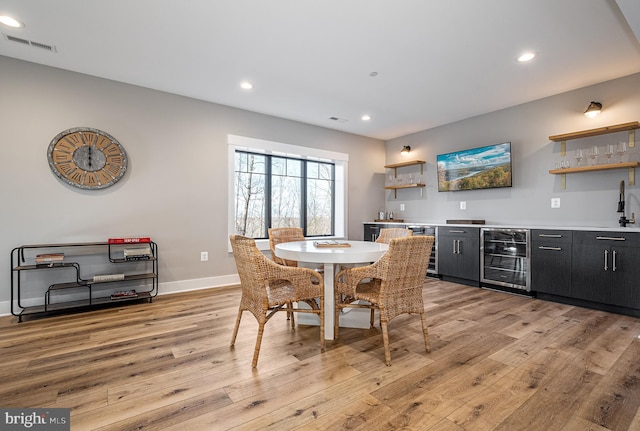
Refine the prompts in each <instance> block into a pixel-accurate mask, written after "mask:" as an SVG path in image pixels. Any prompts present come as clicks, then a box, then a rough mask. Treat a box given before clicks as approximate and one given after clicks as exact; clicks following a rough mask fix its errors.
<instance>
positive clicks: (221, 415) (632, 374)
mask: <svg viewBox="0 0 640 431" xmlns="http://www.w3.org/2000/svg"><path fill="white" fill-rule="evenodd" d="M424 298H425V302H426V309H427V313H428V314H427V320H428V322H429V331H430V335H431V346H432V350H431V353H429V354H427V353H426V352H425V351H424V344H423V341H422V338H421V331H420V319H419V318H418V317H417V316H402V317H398V318H396V319H394V320H393V321H392V322H391V324H390V325H389V327H390V333H389V336H390V340H391V348H392V352H391V356H392V366H391V367H387V366H385V364H384V349H383V346H382V336H381V334H380V330H379V328H374V329H369V330H363V329H341V331H340V339H339V340H337V341H333V342H328V343H327V351H326V352H325V353H322V354H321V353H320V349H319V340H318V338H319V333H318V328H317V327H309V326H302V325H301V326H298V327H296V328H295V329H291V328H290V327H289V324H288V322H287V321H286V315H285V313H279V314H278V315H276V316H275V317H274V318H273V319H272V320H271V321H269V322H268V323H267V325H266V329H265V336H264V340H263V344H262V350H261V353H260V360H259V362H258V369H257V370H256V371H252V370H251V358H252V351H253V347H254V343H255V335H256V331H257V323H256V321H255V319H254V318H253V317H252V316H251V315H249V314H247V313H245V315H244V317H243V322H242V325H241V328H240V332H239V335H238V340H237V342H236V347H235V349H230V348H229V341H230V338H231V332H232V328H233V323H234V320H235V316H236V313H237V306H238V302H239V290H238V289H237V288H225V289H210V290H206V291H198V292H191V293H185V294H176V295H167V296H161V297H158V298H156V299H155V300H154V302H153V303H152V304H148V303H140V304H131V305H127V306H122V307H119V308H110V309H104V310H97V311H91V312H87V313H80V314H73V315H64V316H55V317H48V318H40V319H35V320H34V319H32V320H28V321H25V322H23V323H20V324H19V323H17V319H16V318H14V317H3V318H1V319H0V351H1V352H2V355H1V356H0V358H1V361H2V363H1V365H0V382H1V383H0V406H2V407H67V408H71V409H72V410H71V424H72V427H71V429H72V430H180V431H191V430H263V429H274V430H296V429H300V430H399V429H402V430H482V431H485V430H509V431H513V430H544V431H547V430H563V431H578V430H579V431H583V430H640V413H639V406H640V339H639V338H638V337H639V335H640V319H637V318H632V317H627V316H621V315H616V314H611V313H605V312H600V311H594V310H587V309H583V308H578V307H572V306H568V305H562V304H556V303H552V302H545V301H540V300H534V299H530V298H525V297H519V296H514V295H509V294H505V293H499V292H494V291H489V290H483V289H478V288H472V287H467V286H462V285H458V284H453V283H447V282H443V281H439V280H435V279H430V280H428V281H427V282H426V283H425V289H424Z"/></svg>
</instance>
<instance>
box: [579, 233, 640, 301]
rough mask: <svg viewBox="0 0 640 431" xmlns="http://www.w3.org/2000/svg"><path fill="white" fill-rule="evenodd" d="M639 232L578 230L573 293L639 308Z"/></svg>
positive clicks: (591, 299)
mask: <svg viewBox="0 0 640 431" xmlns="http://www.w3.org/2000/svg"><path fill="white" fill-rule="evenodd" d="M639 240H640V234H638V233H633V232H629V233H625V232H606V231H576V232H574V234H573V253H572V262H571V263H572V281H571V296H572V297H573V298H578V299H584V300H587V301H593V302H599V303H602V304H609V305H616V306H620V307H625V308H632V309H640V285H639V284H638V280H640V245H639V244H638V241H639Z"/></svg>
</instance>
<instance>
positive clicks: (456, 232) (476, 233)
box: [438, 226, 480, 239]
mask: <svg viewBox="0 0 640 431" xmlns="http://www.w3.org/2000/svg"><path fill="white" fill-rule="evenodd" d="M438 235H439V236H454V237H456V238H460V239H462V238H479V237H480V228H477V227H471V228H469V227H446V226H438Z"/></svg>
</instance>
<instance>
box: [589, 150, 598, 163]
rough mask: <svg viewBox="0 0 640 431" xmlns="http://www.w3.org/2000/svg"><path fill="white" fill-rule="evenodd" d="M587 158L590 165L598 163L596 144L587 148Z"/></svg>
mask: <svg viewBox="0 0 640 431" xmlns="http://www.w3.org/2000/svg"><path fill="white" fill-rule="evenodd" d="M589 158H590V159H591V166H595V165H596V164H597V163H598V146H597V145H594V146H593V147H591V150H589Z"/></svg>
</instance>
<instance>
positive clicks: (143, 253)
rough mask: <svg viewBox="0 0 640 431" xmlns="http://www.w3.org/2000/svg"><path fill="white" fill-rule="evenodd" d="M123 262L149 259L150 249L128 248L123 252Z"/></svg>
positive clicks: (146, 247)
mask: <svg viewBox="0 0 640 431" xmlns="http://www.w3.org/2000/svg"><path fill="white" fill-rule="evenodd" d="M123 255H124V258H125V260H145V259H150V258H151V247H149V246H148V245H147V246H141V247H129V248H125V249H124V250H123Z"/></svg>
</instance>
